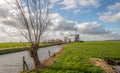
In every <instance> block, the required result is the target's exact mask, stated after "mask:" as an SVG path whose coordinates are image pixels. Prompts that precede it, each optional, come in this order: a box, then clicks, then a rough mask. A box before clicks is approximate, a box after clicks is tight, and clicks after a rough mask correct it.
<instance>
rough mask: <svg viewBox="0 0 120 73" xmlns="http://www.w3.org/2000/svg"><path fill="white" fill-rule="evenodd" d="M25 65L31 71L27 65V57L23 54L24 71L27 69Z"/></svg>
mask: <svg viewBox="0 0 120 73" xmlns="http://www.w3.org/2000/svg"><path fill="white" fill-rule="evenodd" d="M25 67H26V69H27V70H28V71H29V68H28V65H27V63H26V61H25V57H24V56H23V71H25Z"/></svg>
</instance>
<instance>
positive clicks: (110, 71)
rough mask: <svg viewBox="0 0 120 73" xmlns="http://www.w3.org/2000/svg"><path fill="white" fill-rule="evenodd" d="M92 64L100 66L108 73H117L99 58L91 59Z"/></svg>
mask: <svg viewBox="0 0 120 73" xmlns="http://www.w3.org/2000/svg"><path fill="white" fill-rule="evenodd" d="M90 60H91V62H92V63H94V64H95V65H96V66H100V67H101V68H103V69H104V70H105V71H106V73H117V72H116V71H115V70H114V69H113V68H112V67H111V66H110V65H108V64H107V63H106V62H105V61H104V60H102V59H99V58H91V59H90Z"/></svg>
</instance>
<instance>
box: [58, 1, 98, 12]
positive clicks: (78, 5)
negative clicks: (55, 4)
mask: <svg viewBox="0 0 120 73" xmlns="http://www.w3.org/2000/svg"><path fill="white" fill-rule="evenodd" d="M60 4H61V5H63V7H62V8H61V9H65V10H69V9H72V10H75V12H78V11H79V12H80V11H83V10H84V9H85V10H87V11H88V10H89V9H90V8H98V7H99V6H100V2H99V1H98V0H63V1H62V2H61V3H60ZM76 10H77V11H76ZM85 10H84V12H87V11H85ZM80 13H83V12H80Z"/></svg>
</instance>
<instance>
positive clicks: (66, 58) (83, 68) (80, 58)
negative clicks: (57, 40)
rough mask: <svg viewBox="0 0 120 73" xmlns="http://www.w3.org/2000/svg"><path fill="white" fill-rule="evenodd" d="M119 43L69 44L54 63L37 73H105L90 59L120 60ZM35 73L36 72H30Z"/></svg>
mask: <svg viewBox="0 0 120 73" xmlns="http://www.w3.org/2000/svg"><path fill="white" fill-rule="evenodd" d="M119 45H120V42H84V43H71V44H68V45H67V46H65V47H64V49H63V51H62V54H61V55H60V56H59V57H58V58H57V59H56V62H55V63H54V64H53V65H52V66H50V67H46V68H44V69H42V70H39V72H37V73H105V72H104V70H103V69H101V68H99V67H96V66H95V65H93V64H92V63H91V62H90V58H101V59H106V58H111V59H115V60H118V61H119V60H120V51H119V50H120V47H119ZM31 73H36V72H31Z"/></svg>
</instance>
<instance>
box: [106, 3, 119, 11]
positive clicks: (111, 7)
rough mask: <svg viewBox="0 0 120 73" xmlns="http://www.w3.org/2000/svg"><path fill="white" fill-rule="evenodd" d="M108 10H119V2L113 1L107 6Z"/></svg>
mask: <svg viewBox="0 0 120 73" xmlns="http://www.w3.org/2000/svg"><path fill="white" fill-rule="evenodd" d="M107 8H108V10H118V9H119V10H120V2H117V3H115V4H114V5H111V6H108V7H107Z"/></svg>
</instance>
